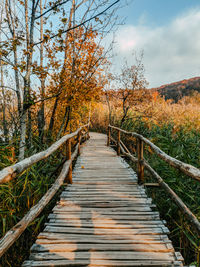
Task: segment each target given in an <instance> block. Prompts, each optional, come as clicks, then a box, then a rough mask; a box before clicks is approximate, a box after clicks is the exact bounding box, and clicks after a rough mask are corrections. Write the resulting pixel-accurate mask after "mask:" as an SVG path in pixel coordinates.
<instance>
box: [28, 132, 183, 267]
mask: <svg viewBox="0 0 200 267" xmlns="http://www.w3.org/2000/svg"><path fill="white" fill-rule="evenodd" d="M90 135H91V138H90V140H88V141H87V142H86V143H85V145H83V147H82V151H81V156H79V158H78V160H77V163H76V166H75V169H74V171H73V181H74V182H73V185H70V186H67V187H66V188H65V190H64V191H63V192H62V194H61V197H60V201H59V202H58V204H57V205H56V206H55V207H54V209H53V212H52V213H51V214H50V215H49V222H48V223H47V224H46V227H45V229H44V231H43V232H42V233H40V234H39V236H38V238H37V240H36V243H35V244H34V245H33V246H32V248H31V254H30V258H29V260H27V261H25V262H24V264H23V266H177V267H178V266H182V261H181V257H180V256H179V254H177V253H175V251H174V248H173V246H172V244H171V241H170V240H169V239H168V237H167V235H166V234H167V233H168V229H167V228H166V227H165V225H164V223H163V221H161V220H160V218H159V213H158V212H156V211H153V210H152V204H151V199H149V198H148V197H147V195H146V194H145V190H144V188H143V187H142V186H139V185H138V184H137V176H136V174H135V173H134V172H133V171H132V169H131V168H129V166H128V165H127V164H126V163H125V162H124V161H123V159H122V158H121V157H118V156H117V155H116V152H115V151H114V150H112V149H111V148H110V147H107V146H106V136H105V135H103V134H97V133H91V134H90Z"/></svg>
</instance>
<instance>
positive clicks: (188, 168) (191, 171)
mask: <svg viewBox="0 0 200 267" xmlns="http://www.w3.org/2000/svg"><path fill="white" fill-rule="evenodd" d="M108 127H109V128H110V129H114V130H117V131H120V132H121V133H124V134H128V135H131V136H133V137H135V138H137V139H139V140H141V141H143V142H144V143H145V144H147V145H149V146H150V147H151V149H152V150H153V151H154V152H155V153H156V154H157V155H158V156H159V157H160V158H161V159H163V160H164V161H165V162H167V163H169V165H171V166H172V167H174V168H176V169H179V170H180V171H182V172H183V173H185V174H186V175H188V176H190V177H192V178H194V179H196V180H197V181H200V170H199V169H198V168H196V167H194V166H192V165H190V164H187V163H184V162H182V161H180V160H177V159H175V158H173V157H171V156H169V155H168V154H166V153H165V152H164V151H162V150H161V149H160V148H159V147H157V146H156V145H155V144H153V143H152V142H151V141H149V140H148V139H147V138H145V137H144V136H142V135H140V134H138V133H135V132H127V131H125V130H122V129H120V128H118V127H115V126H111V125H109V126H108Z"/></svg>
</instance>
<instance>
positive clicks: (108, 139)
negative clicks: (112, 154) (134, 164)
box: [107, 126, 111, 146]
mask: <svg viewBox="0 0 200 267" xmlns="http://www.w3.org/2000/svg"><path fill="white" fill-rule="evenodd" d="M110 132H111V128H110V126H108V136H107V146H109V145H110Z"/></svg>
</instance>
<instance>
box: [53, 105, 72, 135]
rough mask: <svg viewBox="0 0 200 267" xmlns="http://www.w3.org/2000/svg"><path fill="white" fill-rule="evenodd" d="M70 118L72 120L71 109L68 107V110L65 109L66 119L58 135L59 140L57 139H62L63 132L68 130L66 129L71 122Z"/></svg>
mask: <svg viewBox="0 0 200 267" xmlns="http://www.w3.org/2000/svg"><path fill="white" fill-rule="evenodd" d="M69 118H70V107H69V106H67V107H66V109H65V115H64V118H63V121H62V124H61V127H60V130H59V132H58V135H57V138H56V139H57V140H58V139H60V137H61V135H62V132H63V130H66V128H67V127H66V125H67V124H68V122H69ZM64 127H65V128H64Z"/></svg>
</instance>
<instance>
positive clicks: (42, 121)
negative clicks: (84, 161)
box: [38, 0, 45, 144]
mask: <svg viewBox="0 0 200 267" xmlns="http://www.w3.org/2000/svg"><path fill="white" fill-rule="evenodd" d="M42 13H43V6H42V0H40V15H42ZM42 40H43V16H41V18H40V41H42ZM43 53H44V45H43V42H42V43H41V44H40V66H41V67H42V68H43V59H44V55H43ZM40 82H41V99H42V102H41V106H40V110H39V111H38V132H39V139H40V142H41V143H42V144H43V141H44V140H43V138H44V127H45V117H44V100H43V99H44V97H45V78H44V77H43V76H42V77H41V78H40Z"/></svg>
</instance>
